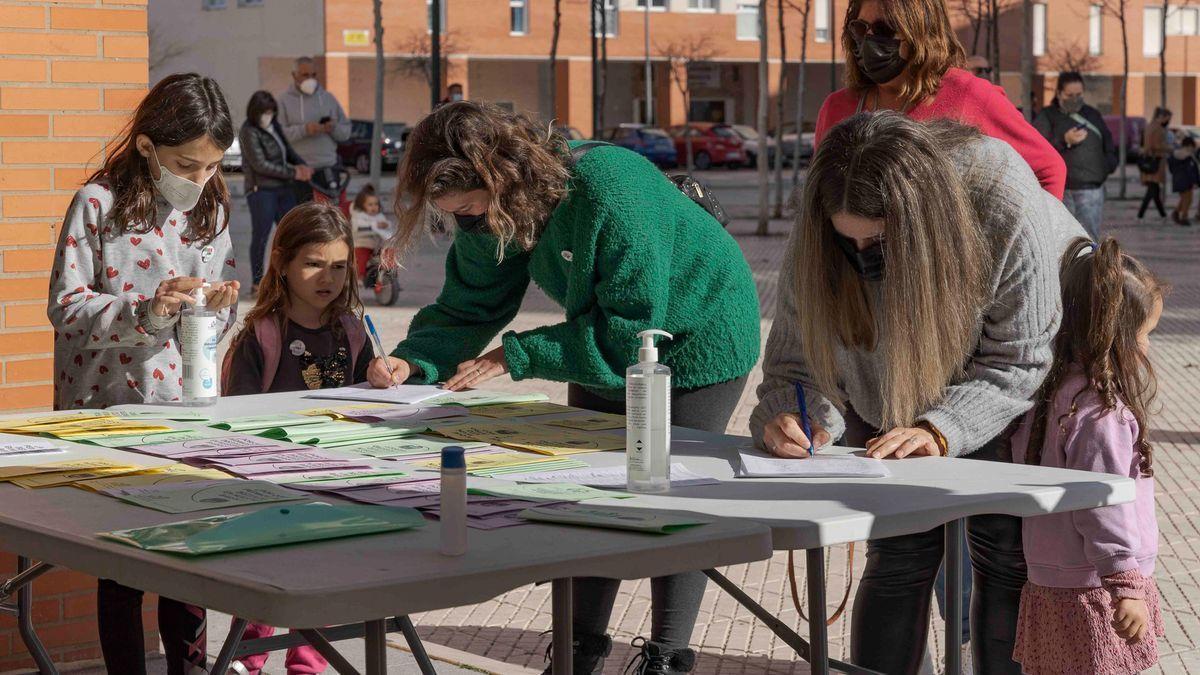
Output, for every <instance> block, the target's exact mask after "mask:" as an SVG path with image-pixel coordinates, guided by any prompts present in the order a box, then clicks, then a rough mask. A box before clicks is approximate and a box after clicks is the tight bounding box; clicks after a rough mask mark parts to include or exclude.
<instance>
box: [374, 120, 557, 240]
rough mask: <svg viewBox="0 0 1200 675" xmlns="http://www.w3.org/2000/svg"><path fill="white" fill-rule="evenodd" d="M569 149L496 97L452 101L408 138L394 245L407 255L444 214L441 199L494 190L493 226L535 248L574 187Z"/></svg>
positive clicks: (489, 213) (398, 187) (501, 236)
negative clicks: (439, 204) (484, 100)
mask: <svg viewBox="0 0 1200 675" xmlns="http://www.w3.org/2000/svg"><path fill="white" fill-rule="evenodd" d="M568 157H569V152H568V150H567V146H566V143H565V142H564V141H563V139H562V138H561V137H560V136H558V135H557V134H552V133H551V132H550V131H549V129H548V128H547V127H545V126H543V125H540V124H538V123H537V122H535V121H533V120H532V119H531V118H529V117H528V116H526V115H521V114H517V113H512V112H509V111H507V110H504V109H503V108H500V107H498V106H495V105H491V104H488V103H477V102H474V101H460V102H457V103H450V104H448V105H444V106H442V107H440V108H438V109H437V110H435V111H433V112H432V113H430V114H429V115H427V116H426V117H425V119H423V120H421V122H420V123H418V124H417V126H416V128H415V129H413V131H412V134H410V135H409V137H408V148H407V149H406V150H405V154H404V161H403V162H402V163H401V165H400V170H399V172H398V176H397V180H396V183H397V185H396V204H395V210H396V216H397V217H398V218H399V226H398V227H397V232H396V236H395V238H394V239H393V240H392V247H393V248H395V249H397V251H398V252H399V253H400V254H401V255H403V254H404V253H406V252H407V251H408V250H409V249H411V248H412V245H413V243H414V242H415V240H416V237H417V235H418V234H420V233H421V232H422V231H423V230H425V229H426V227H427V226H428V225H429V224H431V223H432V221H433V220H434V219H435V218H441V217H442V214H441V213H439V212H438V211H437V208H436V207H435V206H434V205H433V200H435V199H438V198H440V197H443V196H445V195H448V194H454V193H457V192H470V191H471V190H481V189H482V190H487V191H488V193H489V194H490V195H491V203H490V204H489V205H488V210H487V227H488V230H489V231H490V232H491V233H492V234H493V235H495V236H496V238H497V239H499V247H498V249H497V255H498V256H500V257H502V256H503V252H504V250H505V249H506V248H507V247H508V245H509V244H514V245H516V246H518V247H519V248H520V249H521V250H524V251H528V250H530V249H532V248H533V247H534V246H535V245H536V244H537V240H538V236H539V235H540V234H541V230H542V227H543V226H545V224H546V220H547V219H549V217H550V213H551V212H552V211H554V209H555V207H557V206H558V204H559V202H560V201H562V198H563V197H565V196H566V194H567V179H568V178H569V177H570V172H569V171H568V169H567V158H568Z"/></svg>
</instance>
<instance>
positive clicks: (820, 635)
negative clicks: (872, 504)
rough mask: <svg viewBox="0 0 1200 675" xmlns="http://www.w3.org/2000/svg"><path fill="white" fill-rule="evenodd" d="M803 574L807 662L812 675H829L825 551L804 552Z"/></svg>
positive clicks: (814, 549) (809, 550) (813, 549)
mask: <svg viewBox="0 0 1200 675" xmlns="http://www.w3.org/2000/svg"><path fill="white" fill-rule="evenodd" d="M804 557H805V567H806V569H805V572H807V573H808V645H809V649H810V650H811V654H812V658H810V659H809V660H808V666H809V672H810V673H812V674H813V675H829V636H828V634H827V632H828V628H827V626H826V625H825V549H823V548H810V549H808V550H806V551H805V552H804Z"/></svg>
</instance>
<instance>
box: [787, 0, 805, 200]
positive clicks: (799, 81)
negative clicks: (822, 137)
mask: <svg viewBox="0 0 1200 675" xmlns="http://www.w3.org/2000/svg"><path fill="white" fill-rule="evenodd" d="M810 10H812V0H804V14H803V16H802V19H801V22H800V75H799V77H797V78H796V145H795V146H794V147H793V148H792V187H793V188H794V187H796V186H797V185H799V184H800V150H801V148H802V147H803V146H804V92H805V86H806V84H807V83H806V80H807V77H806V75H807V74H808V16H809V13H810ZM779 151H780V152H782V151H783V148H782V147H780V148H779Z"/></svg>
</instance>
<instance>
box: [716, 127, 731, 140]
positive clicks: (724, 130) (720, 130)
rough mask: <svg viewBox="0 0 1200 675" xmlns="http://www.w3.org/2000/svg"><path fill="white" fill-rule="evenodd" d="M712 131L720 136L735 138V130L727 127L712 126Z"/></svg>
mask: <svg viewBox="0 0 1200 675" xmlns="http://www.w3.org/2000/svg"><path fill="white" fill-rule="evenodd" d="M712 132H713V133H714V134H716V135H717V136H720V137H722V138H737V132H735V131H734V130H733V129H730V128H729V127H713V129H712Z"/></svg>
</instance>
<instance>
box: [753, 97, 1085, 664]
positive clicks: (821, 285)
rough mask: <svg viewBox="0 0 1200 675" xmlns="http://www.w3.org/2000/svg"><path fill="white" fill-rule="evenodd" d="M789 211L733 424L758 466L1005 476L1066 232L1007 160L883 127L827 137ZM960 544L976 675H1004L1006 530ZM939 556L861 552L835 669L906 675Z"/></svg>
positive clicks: (1050, 316) (1015, 580)
mask: <svg viewBox="0 0 1200 675" xmlns="http://www.w3.org/2000/svg"><path fill="white" fill-rule="evenodd" d="M931 185H936V186H937V189H936V190H931V189H929V187H930V186H931ZM795 200H796V204H797V207H798V208H796V209H795V211H796V213H797V214H799V215H798V216H797V219H796V223H795V228H794V231H793V233H792V237H791V241H790V243H789V250H788V255H787V256H786V257H785V259H784V263H783V267H782V268H781V270H780V275H779V292H778V306H777V308H776V311H775V323H774V326H773V327H772V329H771V335H770V338H769V339H768V341H767V347H766V355H765V357H764V360H763V381H762V384H761V385H760V386H759V388H758V399H759V400H758V405H757V406H756V407H755V409H754V412H753V413H752V415H751V417H750V432H751V435H752V436H753V437H754V440H755V443H756V444H757V445H758V447H761V448H763V449H765V450H767V451H768V452H771V453H772V454H774V455H777V456H780V457H794V458H804V457H807V456H808V454H809V448H810V447H811V446H812V444H813V443H815V444H816V445H817V446H818V447H819V446H823V445H827V444H829V443H831V442H833V441H835V440H836V439H839V438H841V439H842V440H841V441H840V444H841V445H846V446H849V447H865V448H866V449H867V452H868V454H869V455H870V456H871V457H875V458H879V459H884V458H887V459H888V461H898V462H906V461H911V460H910V459H906V458H912V457H932V458H936V457H939V456H956V457H965V458H969V459H971V460H979V461H1007V447H1008V445H1007V433H1006V430H1007V429H1008V427H1009V425H1010V423H1011V422H1012V421H1013V420H1015V419H1017V418H1018V417H1020V416H1021V415H1022V414H1023V413H1025V412H1026V411H1027V410H1029V408H1030V407H1031V406H1032V402H1031V398H1032V397H1033V395H1034V394H1035V393H1036V392H1037V390H1038V387H1039V386H1040V385H1041V383H1042V381H1043V379H1044V378H1045V377H1046V373H1047V371H1048V369H1049V367H1050V363H1051V358H1052V350H1051V342H1052V340H1053V338H1054V334H1055V332H1056V331H1057V329H1058V322H1059V318H1060V315H1061V309H1060V306H1059V302H1058V298H1059V287H1058V265H1059V260H1060V258H1061V257H1062V254H1063V251H1065V250H1066V248H1067V245H1068V244H1069V243H1070V241H1071V240H1072V239H1074V238H1075V237H1079V236H1083V234H1084V232H1083V229H1082V228H1081V227H1080V226H1079V224H1078V223H1077V222H1076V221H1075V219H1074V218H1072V217H1071V214H1070V213H1068V212H1067V210H1066V208H1064V207H1063V205H1062V203H1061V202H1060V201H1059V200H1057V199H1055V198H1053V197H1052V196H1051V195H1050V194H1049V193H1048V192H1046V191H1045V190H1042V189H1039V187H1038V182H1037V179H1036V178H1035V176H1034V174H1033V173H1032V172H1031V171H1030V169H1029V166H1028V165H1027V164H1026V163H1025V162H1024V161H1023V160H1022V159H1021V158H1020V157H1019V156H1018V155H1017V154H1016V152H1015V151H1014V150H1013V149H1012V148H1011V147H1010V146H1009V145H1008V144H1007V143H1004V142H1001V141H999V140H997V139H994V138H988V137H986V136H983V135H982V134H980V133H979V131H978V130H977V129H975V128H973V127H971V126H967V125H963V124H959V123H956V122H953V121H950V120H936V121H932V122H928V123H918V122H915V121H913V120H911V119H909V118H908V117H906V116H904V115H901V114H899V113H896V112H883V113H875V114H860V115H856V116H854V117H852V118H850V119H848V120H845V121H844V122H842V123H841V124H839V125H837V126H836V127H834V128H833V129H831V130H830V131H829V137H828V140H827V141H826V142H824V143H822V144H821V146H820V147H819V148H818V149H817V153H816V155H815V157H814V158H813V162H812V165H811V166H810V168H809V172H808V179H807V181H806V182H805V184H804V187H803V190H802V192H798V193H797V195H796V197H795ZM797 385H799V386H801V387H803V389H804V394H805V398H806V400H807V409H808V412H809V415H810V418H811V432H812V437H811V441H810V438H809V437H808V436H806V435H805V433H804V431H803V430H802V426H801V424H800V419H799V417H800V416H799V415H798V414H797V413H796V411H797V410H800V409H801V406H800V405H799V403H798V402H797V394H796V388H797ZM925 461H931V460H929V459H927V460H925ZM932 461H936V460H932ZM966 529H967V539H968V542H969V544H970V551H971V562H972V563H973V566H974V568H975V587H974V589H973V593H972V595H973V597H972V606H971V632H972V635H973V638H972V640H971V647H972V649H973V652H974V653H973V660H974V664H975V668H976V672H979V673H981V674H983V675H1002V674H1003V675H1009V674H1011V675H1019V673H1020V672H1021V671H1020V667H1019V666H1018V665H1017V664H1016V663H1015V662H1013V660H1012V654H1013V641H1014V640H1015V638H1016V628H1017V612H1018V607H1019V604H1020V597H1021V589H1022V588H1023V587H1024V585H1025V581H1026V571H1025V559H1024V555H1023V552H1022V548H1021V519H1020V518H1016V517H1013V516H1004V515H981V516H973V517H971V518H968V519H967V525H966ZM944 544H945V538H944V533H943V528H942V527H941V526H938V527H936V528H934V529H932V530H929V531H927V532H921V533H915V534H908V535H900V536H895V537H886V538H876V539H872V540H870V541H868V542H867V564H866V567H865V568H864V569H863V573H862V579H861V581H860V583H859V587H858V594H857V596H856V598H855V601H854V611H853V613H852V615H851V617H852V620H853V621H852V624H851V628H850V636H851V646H850V653H851V661H852V662H853V663H855V664H856V665H859V666H863V667H865V668H869V669H870V670H872V671H875V672H880V673H888V675H915V674H916V673H917V672H918V670H919V668H920V664H921V657H922V653H923V652H924V651H925V645H926V637H927V631H928V627H929V609H930V604H931V603H930V596H931V595H932V593H931V591H932V587H933V584H934V578H935V576H936V575H937V571H938V567H939V566H940V565H941V563H942V555H943V551H944Z"/></svg>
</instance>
